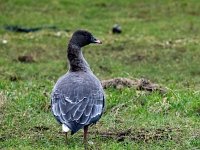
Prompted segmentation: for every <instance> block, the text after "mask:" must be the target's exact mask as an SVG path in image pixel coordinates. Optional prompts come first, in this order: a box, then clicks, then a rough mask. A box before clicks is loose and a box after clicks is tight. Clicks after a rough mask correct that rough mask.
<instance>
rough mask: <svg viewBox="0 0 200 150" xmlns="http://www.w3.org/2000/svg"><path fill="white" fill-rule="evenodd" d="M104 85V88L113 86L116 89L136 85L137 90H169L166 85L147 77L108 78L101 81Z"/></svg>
mask: <svg viewBox="0 0 200 150" xmlns="http://www.w3.org/2000/svg"><path fill="white" fill-rule="evenodd" d="M101 83H102V86H103V88H104V89H106V88H109V87H113V88H116V89H122V88H125V87H134V88H136V89H137V90H144V91H150V92H152V91H158V92H160V93H161V94H164V93H166V92H167V89H166V88H165V87H162V86H161V85H158V84H155V83H152V82H151V81H150V80H147V79H144V78H142V79H134V80H132V79H129V78H113V79H108V80H102V81H101Z"/></svg>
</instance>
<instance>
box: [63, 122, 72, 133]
mask: <svg viewBox="0 0 200 150" xmlns="http://www.w3.org/2000/svg"><path fill="white" fill-rule="evenodd" d="M62 130H63V132H68V131H70V129H69V128H68V127H67V126H66V125H65V124H62Z"/></svg>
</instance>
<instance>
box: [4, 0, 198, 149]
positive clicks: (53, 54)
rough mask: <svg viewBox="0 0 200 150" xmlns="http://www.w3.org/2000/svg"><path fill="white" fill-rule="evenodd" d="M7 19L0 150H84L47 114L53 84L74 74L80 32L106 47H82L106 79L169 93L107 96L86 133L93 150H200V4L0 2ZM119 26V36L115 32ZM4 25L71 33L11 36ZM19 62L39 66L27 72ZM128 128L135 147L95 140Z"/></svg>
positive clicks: (109, 92) (128, 139)
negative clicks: (71, 59)
mask: <svg viewBox="0 0 200 150" xmlns="http://www.w3.org/2000/svg"><path fill="white" fill-rule="evenodd" d="M0 14H1V15H0V27H1V28H0V90H1V91H0V149H6V150H7V149H84V146H83V143H82V131H79V132H78V133H77V134H75V135H73V136H71V137H70V138H69V141H68V144H67V145H66V144H65V139H64V135H62V134H61V133H60V131H61V129H60V126H59V125H58V123H57V122H56V120H55V119H54V117H53V116H52V114H51V112H50V110H49V105H50V93H51V90H52V88H53V85H54V84H55V82H56V80H57V79H58V77H59V76H61V75H62V74H64V73H65V72H66V71H67V67H66V66H67V65H66V43H67V42H68V40H69V38H70V36H71V34H72V33H73V31H75V30H76V29H80V28H81V29H87V30H89V31H91V32H92V33H93V34H94V35H95V36H96V37H98V38H99V39H101V40H102V41H103V44H102V45H90V46H87V47H85V48H84V55H85V57H86V59H87V61H88V62H89V64H90V66H91V68H92V70H93V71H94V73H95V74H96V75H97V76H98V77H99V78H100V79H109V78H113V77H127V78H141V77H144V78H147V79H150V80H151V81H153V82H155V83H158V84H161V85H164V86H166V87H168V88H169V89H170V90H169V91H168V93H167V94H165V95H160V94H159V93H157V92H153V93H147V92H140V91H137V90H135V89H133V88H125V89H123V90H116V89H112V88H109V89H107V90H106V95H107V100H106V108H107V109H106V112H105V114H104V115H103V116H102V118H101V120H100V121H99V122H98V123H97V124H96V125H95V126H92V127H90V129H89V130H90V132H93V133H91V134H90V136H89V141H92V142H93V143H94V144H92V145H90V147H91V148H92V149H153V150H154V149H180V150H182V149H188V150H190V149H200V128H199V127H200V118H199V117H200V51H199V49H200V28H199V26H200V19H199V16H200V2H199V1H198V0H191V1H187V0H182V1H178V0H177V1H173V0H166V1H162V0H159V1H158V0H142V1H140V0H132V1H131V0H129V1H128V0H126V1H120V0H111V1H109V2H107V1H106V0H99V1H89V0H78V1H68V0H67V1H66V0H51V1H49V0H42V1H26V0H1V1H0ZM115 23H119V24H120V25H121V26H122V30H123V33H122V34H120V35H113V34H112V33H111V28H112V26H113V25H114V24H115ZM4 25H21V26H25V27H37V26H45V25H55V26H57V27H59V28H60V29H61V30H64V29H69V30H70V32H64V31H61V36H57V32H58V31H52V30H42V31H39V32H34V33H28V34H23V33H13V32H8V31H5V30H4V29H3V26H4ZM2 40H7V41H8V43H7V44H3V43H2ZM21 55H32V56H33V57H34V59H35V61H36V62H34V63H20V62H19V61H17V58H18V56H21ZM11 78H17V80H16V81H11V80H10V79H11ZM39 127H40V128H39ZM127 129H131V130H132V132H133V133H134V136H136V137H137V139H133V138H131V136H130V137H126V138H125V140H124V141H121V142H119V141H117V139H115V138H114V139H112V138H103V137H101V136H100V135H99V134H94V133H95V132H97V131H98V132H100V133H101V132H113V133H117V132H121V131H125V130H127ZM160 130H161V132H159V133H158V131H160ZM144 137H145V138H144ZM158 137H160V138H158Z"/></svg>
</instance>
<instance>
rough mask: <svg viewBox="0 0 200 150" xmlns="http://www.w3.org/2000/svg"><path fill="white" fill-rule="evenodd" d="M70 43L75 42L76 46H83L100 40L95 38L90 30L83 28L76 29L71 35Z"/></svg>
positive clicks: (99, 42) (98, 42) (97, 42)
mask: <svg viewBox="0 0 200 150" xmlns="http://www.w3.org/2000/svg"><path fill="white" fill-rule="evenodd" d="M70 43H71V44H75V45H77V46H80V47H83V46H86V45H89V44H90V43H96V44H101V43H102V42H101V41H100V40H98V39H96V38H95V37H94V36H93V35H92V34H91V33H90V32H88V31H85V30H77V31H76V32H74V34H73V35H72V38H71V40H70Z"/></svg>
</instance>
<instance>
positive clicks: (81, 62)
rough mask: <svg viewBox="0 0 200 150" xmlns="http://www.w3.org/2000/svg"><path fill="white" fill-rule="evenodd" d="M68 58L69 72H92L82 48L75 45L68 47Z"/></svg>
mask: <svg viewBox="0 0 200 150" xmlns="http://www.w3.org/2000/svg"><path fill="white" fill-rule="evenodd" d="M67 57H68V60H69V66H70V68H69V70H70V71H72V72H75V71H91V70H90V66H89V65H88V63H87V61H86V60H85V58H84V57H83V54H82V51H81V48H80V47H79V46H77V45H74V44H69V45H68V50H67Z"/></svg>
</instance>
